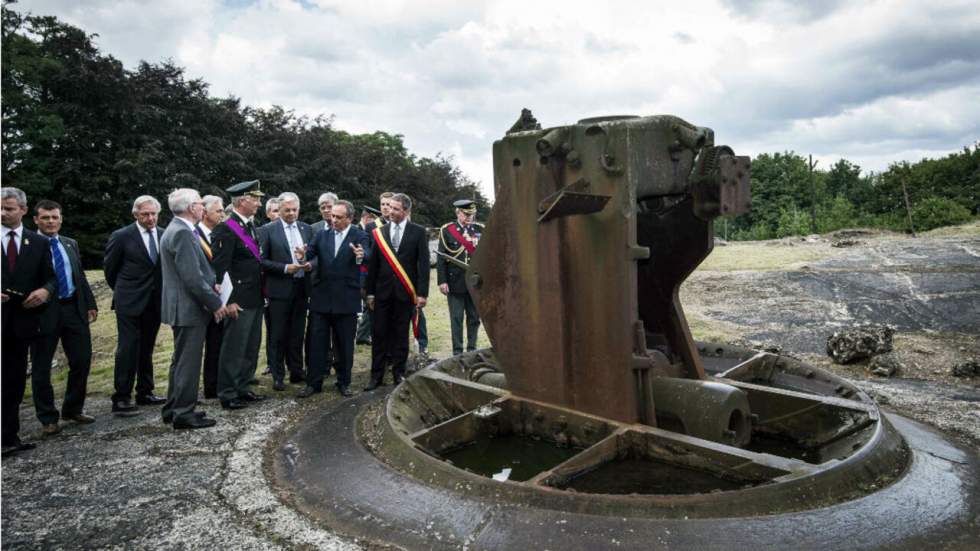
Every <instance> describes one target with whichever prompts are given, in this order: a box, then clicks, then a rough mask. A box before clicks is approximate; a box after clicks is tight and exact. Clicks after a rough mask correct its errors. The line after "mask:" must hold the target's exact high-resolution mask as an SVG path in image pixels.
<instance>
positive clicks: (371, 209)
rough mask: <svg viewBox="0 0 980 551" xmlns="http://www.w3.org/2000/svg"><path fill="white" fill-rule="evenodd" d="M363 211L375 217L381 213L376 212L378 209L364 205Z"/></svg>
mask: <svg viewBox="0 0 980 551" xmlns="http://www.w3.org/2000/svg"><path fill="white" fill-rule="evenodd" d="M363 210H364V211H365V212H370V213H371V214H373V215H375V216H381V211H380V210H378V209H376V208H374V207H369V206H367V205H364V209H363Z"/></svg>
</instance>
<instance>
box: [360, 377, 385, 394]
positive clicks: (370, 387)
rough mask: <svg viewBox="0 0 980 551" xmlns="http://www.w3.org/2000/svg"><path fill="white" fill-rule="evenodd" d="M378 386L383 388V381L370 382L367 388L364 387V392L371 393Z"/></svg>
mask: <svg viewBox="0 0 980 551" xmlns="http://www.w3.org/2000/svg"><path fill="white" fill-rule="evenodd" d="M379 386H385V382H384V380H383V379H378V380H372V381H371V382H370V383H369V384H368V386H366V387H364V392H371V391H372V390H374V389H376V388H378V387H379Z"/></svg>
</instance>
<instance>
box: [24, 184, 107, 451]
mask: <svg viewBox="0 0 980 551" xmlns="http://www.w3.org/2000/svg"><path fill="white" fill-rule="evenodd" d="M34 212H35V216H34V224H35V225H36V226H37V229H39V230H40V231H41V233H42V234H44V236H45V237H47V238H48V245H49V246H50V248H51V260H52V264H51V265H52V267H53V268H54V273H55V278H56V279H57V282H58V290H57V293H56V296H54V297H51V301H50V302H49V303H48V306H47V307H46V308H45V309H44V313H43V314H41V324H42V325H43V326H45V327H47V328H50V329H51V332H50V333H48V334H47V335H45V336H44V337H42V338H40V339H37V340H36V341H35V342H34V343H33V344H32V345H31V394H32V395H33V397H34V409H35V411H36V412H37V418H38V420H39V421H40V422H41V430H42V431H43V433H44V434H45V435H51V434H55V433H57V432H58V431H59V430H61V429H60V428H59V426H58V408H57V407H55V403H54V388H53V387H52V386H51V362H52V361H53V359H54V353H55V350H56V349H57V348H58V341H59V340H60V341H61V346H62V347H63V348H64V351H65V356H66V357H67V358H68V383H67V384H66V386H65V401H64V402H63V403H62V408H61V418H62V419H66V420H72V421H75V422H76V423H92V422H94V421H95V417H92V416H91V415H86V414H85V412H84V408H85V392H86V386H87V385H88V374H89V370H90V369H91V367H92V333H91V331H90V330H89V324H90V323H92V322H94V321H95V319H96V317H97V316H98V314H99V307H98V306H97V305H96V303H95V295H94V294H92V287H90V286H89V284H88V278H86V277H85V271H84V270H82V261H81V255H80V253H79V251H78V243H77V242H76V241H75V240H74V239H72V238H70V237H65V236H64V235H60V234H59V233H60V231H61V223H62V217H61V205H59V204H58V203H55V202H54V201H48V200H42V201H38V203H37V204H36V205H34Z"/></svg>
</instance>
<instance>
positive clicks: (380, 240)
mask: <svg viewBox="0 0 980 551" xmlns="http://www.w3.org/2000/svg"><path fill="white" fill-rule="evenodd" d="M371 234H372V235H373V236H374V242H375V243H377V244H378V250H380V251H381V254H382V255H383V256H384V257H385V260H387V261H388V265H389V266H391V271H393V272H395V276H397V277H398V281H400V282H401V284H402V287H404V288H405V292H406V293H408V298H409V300H411V301H412V304H413V305H417V304H418V302H419V299H418V297H417V296H416V295H415V285H412V280H411V279H409V277H408V273H406V272H405V268H403V267H402V263H401V262H399V261H398V256H397V255H395V251H393V250H391V247H390V246H388V242H387V241H385V238H384V236H383V235H381V228H374V231H373V232H371ZM412 334H413V335H415V338H416V339H417V338H419V309H418V308H415V309H414V310H413V311H412Z"/></svg>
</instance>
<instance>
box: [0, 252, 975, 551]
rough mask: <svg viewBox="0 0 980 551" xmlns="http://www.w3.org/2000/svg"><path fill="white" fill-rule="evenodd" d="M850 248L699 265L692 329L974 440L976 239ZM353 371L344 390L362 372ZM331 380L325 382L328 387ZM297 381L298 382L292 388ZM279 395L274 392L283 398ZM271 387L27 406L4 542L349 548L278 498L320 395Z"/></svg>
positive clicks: (9, 485)
mask: <svg viewBox="0 0 980 551" xmlns="http://www.w3.org/2000/svg"><path fill="white" fill-rule="evenodd" d="M858 241H859V242H858V243H857V244H855V245H853V246H851V247H848V248H846V249H835V248H834V249H832V248H831V245H830V242H831V238H827V239H824V238H819V239H812V240H808V241H790V240H783V241H780V242H772V243H771V244H766V245H761V246H772V247H777V248H778V247H783V248H790V247H812V248H814V249H813V251H812V252H814V253H815V254H813V255H809V254H804V255H800V256H801V257H806V258H815V259H816V260H813V261H809V260H808V261H805V262H801V263H796V264H794V265H792V266H789V267H782V268H777V269H769V270H764V271H739V270H702V271H699V272H697V273H696V274H695V275H694V276H692V278H691V280H690V281H689V282H688V283H687V284H685V286H684V289H683V293H682V299H683V302H684V304H685V308H686V311H687V313H688V316H689V317H691V318H692V326H693V327H696V328H699V327H700V328H706V329H707V332H708V333H710V334H715V335H721V336H723V337H728V338H729V340H732V341H739V340H741V341H742V342H743V343H744V342H748V343H750V344H755V345H757V346H767V345H772V344H778V345H779V346H780V347H781V349H782V350H783V351H784V352H785V353H789V354H793V355H796V356H798V357H801V358H803V359H805V360H807V361H811V362H813V363H816V364H819V365H822V366H825V367H829V368H830V369H833V370H834V371H835V372H837V373H838V374H842V375H844V376H846V377H849V378H851V379H854V380H857V381H858V382H859V384H860V385H861V386H862V387H864V388H865V389H866V390H868V391H869V392H871V393H872V394H873V395H874V396H876V397H877V398H878V399H879V400H880V401H881V402H882V404H883V405H884V406H885V407H887V408H891V409H892V410H894V411H897V412H899V413H902V414H904V415H909V416H911V417H914V418H916V419H919V420H922V421H925V422H927V423H930V424H932V425H934V426H936V427H938V428H940V429H942V430H943V431H946V432H947V433H948V434H950V435H951V436H952V437H954V438H956V439H958V440H961V441H963V442H966V443H968V444H969V445H972V446H975V447H978V448H980V381H978V380H977V379H976V378H974V379H958V378H954V377H952V376H951V375H950V369H951V367H952V365H953V364H954V363H956V362H960V361H965V360H969V359H976V358H980V342H978V341H980V339H978V338H977V336H978V335H980V237H942V238H932V239H921V238H920V239H916V240H912V239H907V238H899V237H894V236H891V237H889V236H875V235H871V236H859V238H858ZM866 322H874V323H889V324H891V325H893V326H894V327H895V328H896V334H895V354H896V357H897V358H898V359H899V361H900V364H901V369H900V371H899V373H898V374H897V375H896V376H895V377H893V378H880V377H875V376H872V375H870V374H868V373H867V372H866V370H865V369H864V367H863V364H857V365H855V366H835V365H832V364H830V362H829V360H828V359H827V357H826V355H825V353H824V350H823V347H824V346H825V343H826V338H827V337H828V336H829V335H830V334H831V333H832V332H833V331H835V330H838V329H842V328H846V327H848V326H851V325H855V324H858V323H866ZM364 375H365V374H363V373H361V374H356V377H357V378H356V379H355V382H354V387H355V388H359V387H360V386H361V384H362V383H363V382H364V381H363V378H364ZM325 388H330V387H329V385H327V386H326V387H325ZM295 390H298V387H295ZM280 396H281V395H280ZM339 399H340V397H339V396H337V395H336V394H335V393H330V392H327V393H325V394H322V395H318V396H316V397H314V398H312V399H311V400H310V401H308V402H297V401H296V400H294V399H291V398H277V399H275V400H270V401H268V402H265V403H262V404H261V405H259V406H256V407H251V408H249V409H246V410H242V411H235V412H225V411H222V410H221V409H220V407H218V404H217V402H216V401H215V400H208V401H205V403H204V405H203V409H205V410H207V411H208V414H209V416H212V417H214V418H215V419H217V420H218V425H217V426H216V427H214V428H211V429H206V430H200V431H174V430H172V429H171V428H170V427H168V426H166V425H163V424H162V423H161V422H160V419H159V411H158V410H156V409H155V408H143V414H142V415H140V416H138V417H134V418H126V419H122V418H116V417H113V416H112V415H111V414H110V413H109V401H108V399H107V398H104V397H93V398H91V399H90V401H89V404H88V406H87V411H88V412H89V413H91V414H94V415H96V416H97V417H98V420H97V422H96V423H95V424H92V425H87V426H80V425H73V424H67V425H66V426H65V429H64V430H63V431H62V433H61V434H58V435H56V436H53V437H49V438H47V439H44V440H43V441H39V440H40V436H39V433H40V427H39V425H38V423H37V421H36V419H35V417H34V412H33V407H31V406H30V405H29V403H27V404H25V406H24V407H23V409H22V412H21V419H22V420H23V422H24V429H23V432H22V435H24V436H26V437H27V439H30V440H34V441H39V442H38V444H39V445H38V448H37V449H36V450H33V451H31V452H27V453H23V454H21V455H19V456H15V457H11V458H6V459H4V460H3V463H2V523H3V529H2V547H3V548H4V549H15V548H16V549H93V548H100V549H103V548H104V549H152V548H159V549H279V548H283V549H288V548H301V549H306V548H324V549H338V550H340V549H343V550H347V549H359V548H363V547H364V546H368V547H371V546H370V544H366V543H365V542H357V541H352V540H348V539H344V538H341V537H338V536H337V535H334V534H331V533H329V532H326V531H324V530H322V529H320V528H318V527H317V526H316V525H314V524H313V523H311V522H310V521H309V520H308V519H307V518H305V517H303V516H301V515H299V514H297V513H296V512H295V511H293V510H292V509H290V508H289V507H287V506H286V505H284V504H283V503H282V501H281V500H280V499H279V498H278V497H277V496H278V493H277V492H278V489H277V488H276V486H275V483H274V482H272V481H270V478H269V477H268V474H267V473H268V469H267V465H266V461H267V459H266V454H265V452H266V451H267V449H269V448H270V447H272V446H274V445H275V442H276V441H277V437H278V436H279V435H281V434H282V432H283V430H284V429H285V428H286V427H288V426H289V425H290V423H291V421H292V420H293V419H296V418H299V417H301V416H303V415H305V413H307V412H308V411H310V410H311V409H313V408H319V407H323V406H324V405H325V404H326V403H327V402H328V401H331V402H332V401H336V400H339Z"/></svg>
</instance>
